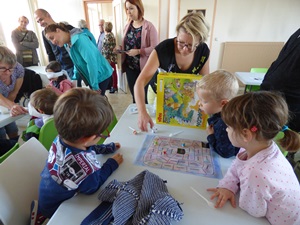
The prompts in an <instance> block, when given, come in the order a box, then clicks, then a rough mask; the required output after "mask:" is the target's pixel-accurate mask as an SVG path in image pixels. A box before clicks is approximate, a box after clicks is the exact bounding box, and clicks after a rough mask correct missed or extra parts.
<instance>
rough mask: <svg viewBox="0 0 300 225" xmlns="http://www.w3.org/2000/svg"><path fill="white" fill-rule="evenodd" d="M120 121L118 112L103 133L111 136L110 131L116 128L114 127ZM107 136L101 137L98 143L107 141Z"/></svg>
mask: <svg viewBox="0 0 300 225" xmlns="http://www.w3.org/2000/svg"><path fill="white" fill-rule="evenodd" d="M117 123H118V119H117V117H116V114H114V119H113V121H112V122H111V123H110V125H109V126H108V128H107V129H106V130H105V131H104V132H103V133H102V134H103V135H105V136H109V134H110V132H111V131H112V130H113V129H114V127H115V126H116V124H117ZM105 139H106V138H101V139H100V140H99V142H98V145H101V144H103V142H104V141H105Z"/></svg>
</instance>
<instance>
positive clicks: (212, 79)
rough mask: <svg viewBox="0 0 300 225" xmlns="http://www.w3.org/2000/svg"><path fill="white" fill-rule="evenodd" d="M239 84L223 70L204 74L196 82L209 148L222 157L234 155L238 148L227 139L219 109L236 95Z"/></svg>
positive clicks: (231, 75)
mask: <svg viewBox="0 0 300 225" xmlns="http://www.w3.org/2000/svg"><path fill="white" fill-rule="evenodd" d="M238 90H239V84H238V80H237V79H236V77H235V76H234V75H233V74H231V73H229V72H227V71H225V70H217V71H215V72H213V73H211V74H208V75H205V76H204V77H203V78H202V79H201V80H199V81H198V82H197V94H198V97H199V100H200V101H199V107H200V109H201V110H202V111H204V112H205V113H206V114H209V115H211V117H210V118H208V125H209V126H208V128H207V129H206V130H207V133H208V136H207V141H208V143H209V146H210V148H211V149H212V150H213V151H215V152H216V153H218V154H219V155H220V156H222V157H224V158H229V157H231V156H235V155H236V154H237V153H238V151H239V148H236V147H234V146H233V145H232V144H231V142H230V141H229V138H228V135H227V132H226V128H227V126H226V124H225V123H224V122H223V120H222V118H221V110H222V108H223V106H224V105H225V104H226V103H228V101H229V100H230V99H232V98H233V97H235V96H236V95H237V92H238Z"/></svg>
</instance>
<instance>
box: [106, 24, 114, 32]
mask: <svg viewBox="0 0 300 225" xmlns="http://www.w3.org/2000/svg"><path fill="white" fill-rule="evenodd" d="M112 29H113V25H112V23H111V22H105V23H104V30H105V31H106V32H111V31H112Z"/></svg>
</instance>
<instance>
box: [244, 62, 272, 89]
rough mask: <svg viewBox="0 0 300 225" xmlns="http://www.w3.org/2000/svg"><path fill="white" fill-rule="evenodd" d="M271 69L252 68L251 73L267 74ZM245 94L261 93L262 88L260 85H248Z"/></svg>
mask: <svg viewBox="0 0 300 225" xmlns="http://www.w3.org/2000/svg"><path fill="white" fill-rule="evenodd" d="M268 69H269V68H251V70H250V72H251V73H266V72H267V71H268ZM245 90H246V91H245V92H251V91H259V90H260V86H258V85H247V86H246V88H245Z"/></svg>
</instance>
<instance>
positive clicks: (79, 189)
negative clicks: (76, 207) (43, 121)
mask: <svg viewBox="0 0 300 225" xmlns="http://www.w3.org/2000/svg"><path fill="white" fill-rule="evenodd" d="M113 115H114V113H113V110H112V107H111V105H110V104H109V103H108V101H107V99H106V98H105V97H104V96H101V95H99V94H98V93H97V92H95V91H92V90H90V89H87V88H73V89H71V90H69V91H68V92H65V93H64V94H62V95H61V96H60V97H59V98H58V100H57V101H56V103H55V106H54V123H55V126H56V128H57V131H58V136H57V137H56V138H55V139H54V141H53V144H52V146H51V148H50V150H49V156H48V161H47V162H46V165H45V168H44V170H43V171H42V173H41V183H40V188H39V200H38V202H37V201H33V204H32V218H31V219H32V224H42V223H43V222H45V220H47V218H50V217H51V216H52V215H53V213H54V212H55V211H56V209H57V208H58V207H59V205H60V204H61V203H62V202H63V201H65V200H67V199H70V198H72V197H73V196H74V195H76V194H77V193H83V194H92V193H94V192H96V191H97V190H98V189H99V187H100V186H101V185H102V184H103V183H104V182H105V181H106V180H107V178H108V177H109V176H110V175H111V174H112V173H113V171H115V170H116V169H117V168H118V167H119V164H121V163H122V162H123V157H122V155H121V154H119V153H118V154H115V155H114V156H112V158H109V159H108V160H107V161H106V162H105V163H104V164H102V165H101V163H100V162H99V161H98V160H97V157H96V154H105V153H113V152H114V151H115V150H116V149H118V148H120V144H119V143H110V144H103V145H96V144H97V142H98V141H99V140H100V138H101V137H103V135H102V132H104V131H105V130H106V128H107V127H108V126H109V124H110V123H111V121H112V120H113Z"/></svg>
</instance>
